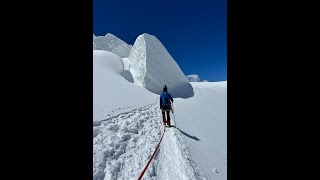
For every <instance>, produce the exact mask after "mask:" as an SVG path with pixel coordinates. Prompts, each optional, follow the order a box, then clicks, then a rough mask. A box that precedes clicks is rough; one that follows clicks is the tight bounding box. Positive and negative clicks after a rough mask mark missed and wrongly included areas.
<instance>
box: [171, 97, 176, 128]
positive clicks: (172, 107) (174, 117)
mask: <svg viewBox="0 0 320 180" xmlns="http://www.w3.org/2000/svg"><path fill="white" fill-rule="evenodd" d="M171 110H172V114H173V118H174V125H175V126H177V121H176V116H175V115H174V107H173V102H172V108H171Z"/></svg>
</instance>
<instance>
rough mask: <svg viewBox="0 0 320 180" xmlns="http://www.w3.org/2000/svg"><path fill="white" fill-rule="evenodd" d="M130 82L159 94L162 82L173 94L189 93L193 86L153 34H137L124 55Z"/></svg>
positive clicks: (191, 94) (179, 95)
mask: <svg viewBox="0 0 320 180" xmlns="http://www.w3.org/2000/svg"><path fill="white" fill-rule="evenodd" d="M128 66H129V71H130V72H131V74H132V76H133V79H134V83H135V84H138V85H140V86H143V87H145V88H146V89H148V90H149V91H151V92H154V93H157V94H160V93H161V92H162V88H163V86H164V85H167V87H168V91H169V92H170V93H171V94H172V96H174V97H182V98H187V97H191V96H193V88H192V86H191V84H190V83H189V81H188V79H187V77H186V76H185V75H184V74H183V72H182V71H181V69H180V67H179V66H178V64H177V63H176V61H175V60H174V59H173V58H172V57H171V55H170V54H169V52H168V51H167V50H166V48H165V47H164V46H163V44H162V43H161V42H160V41H159V40H158V39H157V38H156V37H155V36H153V35H150V34H148V33H144V34H142V35H140V36H138V37H137V39H136V41H135V42H134V44H133V46H132V48H131V51H130V55H129V58H128Z"/></svg>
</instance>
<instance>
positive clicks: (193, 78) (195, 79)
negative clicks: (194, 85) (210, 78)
mask: <svg viewBox="0 0 320 180" xmlns="http://www.w3.org/2000/svg"><path fill="white" fill-rule="evenodd" d="M187 78H188V80H189V82H200V77H199V76H198V75H197V74H190V75H188V76H187Z"/></svg>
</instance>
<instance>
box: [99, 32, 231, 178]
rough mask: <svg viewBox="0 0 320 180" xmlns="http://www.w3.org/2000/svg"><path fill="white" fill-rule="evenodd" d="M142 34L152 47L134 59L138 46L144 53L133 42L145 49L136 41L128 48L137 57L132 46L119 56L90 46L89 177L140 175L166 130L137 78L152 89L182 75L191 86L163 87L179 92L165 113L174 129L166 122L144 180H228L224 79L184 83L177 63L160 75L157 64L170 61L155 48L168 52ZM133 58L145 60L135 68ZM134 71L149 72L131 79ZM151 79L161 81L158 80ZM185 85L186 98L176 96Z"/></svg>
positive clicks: (154, 97)
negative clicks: (174, 67)
mask: <svg viewBox="0 0 320 180" xmlns="http://www.w3.org/2000/svg"><path fill="white" fill-rule="evenodd" d="M145 36H147V38H145V37H144V40H142V39H140V40H141V42H144V41H149V42H147V44H150V42H151V43H155V44H153V45H151V46H150V47H152V48H153V50H152V49H151V50H152V51H154V52H151V55H150V53H149V57H147V58H146V59H143V58H142V59H141V58H140V59H139V58H137V57H136V56H137V52H139V53H140V54H141V52H144V50H141V49H139V48H142V49H143V48H146V46H140V47H138V46H137V44H136V43H135V44H134V45H133V47H132V50H133V51H134V52H132V50H131V52H132V53H133V54H134V53H136V56H133V55H132V54H131V52H130V56H129V57H125V58H122V57H121V56H119V55H117V54H115V53H112V52H109V51H106V50H93V104H94V106H93V179H94V180H115V179H120V180H128V179H138V177H139V175H140V173H141V172H142V170H143V169H144V167H145V165H146V164H147V162H148V160H149V158H150V157H151V156H152V154H153V152H154V150H155V148H156V146H157V145H158V143H159V141H160V138H161V136H162V134H163V133H164V126H163V123H162V115H161V111H160V109H159V94H157V93H155V92H153V91H151V90H150V89H148V88H147V86H144V85H141V83H142V82H144V83H150V84H151V85H152V88H155V87H159V88H160V89H159V90H157V92H161V90H162V87H163V84H167V86H168V84H170V83H172V82H185V81H186V82H187V83H188V84H189V85H190V87H188V86H176V88H177V89H175V91H171V89H170V86H168V91H169V93H171V94H172V95H173V96H175V97H177V98H174V104H173V107H174V114H172V113H171V119H172V124H173V127H170V128H166V131H165V134H164V136H163V139H162V142H161V144H160V146H159V149H158V151H157V152H156V154H155V156H154V159H153V160H152V161H151V163H150V165H149V167H148V168H147V171H146V172H145V174H144V175H143V178H142V179H145V180H147V179H148V180H149V179H150V180H166V179H168V180H171V179H172V180H175V179H179V180H180V179H181V180H192V179H208V180H211V179H212V180H213V179H214V180H225V179H227V109H226V107H227V82H226V81H224V82H192V83H189V82H188V80H187V78H186V76H185V75H184V74H183V73H182V71H181V70H180V68H179V67H178V70H176V71H174V72H172V74H170V73H168V76H167V77H166V78H164V79H159V78H160V76H159V75H157V73H158V72H159V70H158V69H159V68H161V66H167V64H168V63H169V64H175V63H176V62H175V61H174V60H173V59H170V58H169V59H163V58H165V57H166V56H167V55H159V54H157V53H156V52H165V53H168V52H167V51H164V49H163V48H164V47H160V44H159V42H160V41H159V40H157V39H154V38H155V37H154V38H153V37H148V36H150V35H145ZM94 37H95V36H94ZM139 37H140V38H142V37H143V36H142V37H141V36H139ZM139 37H138V38H139ZM138 38H137V39H138ZM148 38H150V39H148ZM145 39H147V40H145ZM158 41H159V42H158ZM161 46H163V45H162V44H161ZM157 48H160V49H157ZM146 51H150V49H149V50H146ZM139 53H138V54H139ZM142 54H143V53H142ZM145 54H146V55H147V56H148V53H145ZM160 54H161V53H160ZM168 54H169V53H168ZM139 56H140V55H139ZM133 57H134V58H133ZM150 57H155V58H150ZM157 57H161V58H157ZM168 57H169V56H168ZM170 57H171V56H170ZM148 58H149V59H148ZM138 59H139V60H138ZM133 60H137V61H145V62H146V63H147V64H148V65H147V67H143V66H144V65H143V63H142V62H140V63H141V67H136V68H133V69H132V65H133V64H134V61H133ZM154 61H156V62H154ZM158 61H165V62H166V63H163V62H158ZM172 61H174V62H172ZM138 64H139V63H138ZM153 66H157V67H153ZM177 66H178V65H177ZM141 69H145V70H146V72H144V70H141ZM140 70H141V72H139V71H140ZM148 71H149V72H148ZM179 71H181V74H180V72H179ZM177 72H178V73H177ZM134 73H137V74H143V73H146V74H149V73H150V74H149V75H147V76H150V77H148V78H145V77H147V76H145V77H144V78H142V79H144V80H142V81H139V82H137V76H136V74H134ZM177 74H178V76H175V77H172V78H169V76H170V75H171V76H172V75H177ZM180 75H181V77H180ZM182 76H183V77H184V78H182ZM171 79H174V80H173V81H172V80H171ZM157 82H161V83H159V84H158V85H156V84H157ZM142 84H143V83H142ZM171 85H172V87H173V86H175V84H174V83H172V84H171ZM184 88H187V89H184ZM173 89H174V88H173ZM190 89H191V90H192V93H193V94H192V96H189V97H179V96H178V95H175V94H174V93H181V92H184V91H190ZM154 90H155V89H154Z"/></svg>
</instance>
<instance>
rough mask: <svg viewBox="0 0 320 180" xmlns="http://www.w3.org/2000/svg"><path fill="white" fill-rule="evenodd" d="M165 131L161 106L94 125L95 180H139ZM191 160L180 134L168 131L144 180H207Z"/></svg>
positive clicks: (147, 106) (138, 110)
mask: <svg viewBox="0 0 320 180" xmlns="http://www.w3.org/2000/svg"><path fill="white" fill-rule="evenodd" d="M172 119H173V118H172ZM173 120H174V119H173ZM172 124H173V125H175V121H173V123H172ZM163 128H164V126H163V123H162V115H161V111H160V109H159V102H155V103H153V104H150V105H146V106H143V107H141V108H137V109H134V110H132V111H129V112H125V113H121V114H118V115H116V116H113V117H110V118H108V119H106V120H102V121H99V122H95V123H94V127H93V133H94V138H93V179H94V180H116V179H120V180H127V179H138V177H139V175H140V173H141V172H142V170H143V168H144V167H145V165H146V164H147V162H148V160H149V159H150V157H151V156H152V154H153V152H154V150H155V148H156V146H157V145H158V143H159V141H160V138H161V136H162V133H163V131H164V129H163ZM192 159H193V158H192V157H190V155H189V153H188V148H187V145H186V143H185V142H184V141H183V139H182V136H181V133H180V132H179V131H178V130H177V129H176V128H175V127H170V128H167V129H166V132H165V134H164V137H163V139H162V142H161V144H160V147H159V149H158V150H157V152H156V154H155V156H154V158H153V160H152V161H151V163H150V165H149V167H148V168H147V170H146V172H145V174H144V175H143V177H142V179H145V180H147V179H148V180H149V179H152V180H158V179H159V180H160V179H161V180H162V179H168V180H170V179H183V180H189V179H204V178H202V173H201V170H200V169H199V168H197V166H196V164H195V163H194V161H193V160H192Z"/></svg>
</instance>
